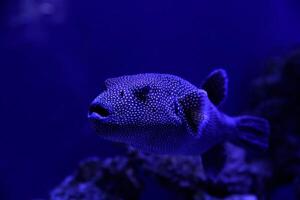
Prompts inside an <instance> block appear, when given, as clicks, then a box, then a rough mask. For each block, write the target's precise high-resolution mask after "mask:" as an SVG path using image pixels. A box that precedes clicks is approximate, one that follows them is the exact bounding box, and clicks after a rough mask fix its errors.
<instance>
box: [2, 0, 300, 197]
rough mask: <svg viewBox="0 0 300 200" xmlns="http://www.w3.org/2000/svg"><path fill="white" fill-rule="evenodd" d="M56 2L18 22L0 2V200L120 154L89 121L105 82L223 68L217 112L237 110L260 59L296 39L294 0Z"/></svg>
mask: <svg viewBox="0 0 300 200" xmlns="http://www.w3.org/2000/svg"><path fill="white" fill-rule="evenodd" d="M28 2H29V3H30V2H31V3H32V4H33V3H34V2H36V1H28ZM45 2H46V3H47V2H50V4H51V3H52V4H53V5H54V6H56V5H57V4H58V5H61V3H58V1H50V0H49V1H46V0H45ZM62 2H63V8H62V9H57V10H58V11H57V12H56V13H55V12H54V13H53V14H50V15H47V14H46V15H43V16H42V17H39V16H34V15H33V14H32V13H31V14H28V13H27V15H26V16H28V15H29V16H31V17H32V18H29V19H28V18H26V17H25V18H26V19H27V21H26V20H25V22H23V23H22V22H20V21H22V19H23V18H24V16H22V15H21V16H20V12H21V10H22V9H24V5H23V4H21V2H20V1H1V4H0V7H1V8H0V11H1V14H0V17H1V19H0V23H1V24H0V31H1V32H0V66H1V71H0V88H1V97H0V109H1V111H0V112H1V115H0V117H1V119H0V121H1V129H0V134H1V136H0V137H1V138H0V157H1V160H0V177H1V178H0V188H1V189H0V199H31V198H37V197H46V196H47V194H48V192H49V190H50V189H51V188H53V187H54V186H55V185H57V184H58V183H59V182H60V181H61V180H62V179H63V178H64V177H65V176H66V175H67V174H69V173H71V172H72V170H73V169H74V168H75V166H76V165H77V163H78V162H79V161H80V160H81V159H83V158H85V157H87V156H90V155H97V156H102V157H106V156H111V155H115V154H119V153H121V152H122V150H123V149H122V147H121V146H119V145H116V144H112V143H110V142H106V141H103V140H101V139H100V138H98V137H97V136H96V135H95V133H94V132H93V131H92V130H91V129H90V127H89V124H88V121H87V118H86V114H87V108H88V105H89V103H90V101H91V100H92V99H93V98H94V97H95V96H96V95H97V94H98V93H99V92H100V90H101V89H102V88H103V81H104V80H105V79H106V78H109V77H113V76H119V75H124V74H135V73H143V72H163V73H170V74H177V75H179V76H181V77H184V78H185V79H187V80H189V81H191V82H192V83H194V84H198V85H200V83H201V81H202V79H203V78H204V77H205V76H206V74H208V73H209V72H210V71H211V70H212V69H214V68H215V67H218V66H222V67H223V68H225V69H226V70H227V71H228V74H229V76H230V83H229V84H230V85H229V97H228V98H227V101H226V103H225V105H224V106H223V110H225V111H226V112H228V113H230V114H238V113H239V112H240V111H241V110H242V109H243V107H244V106H245V102H246V101H247V88H248V87H249V81H250V80H252V79H253V78H254V77H255V76H256V75H257V74H259V73H260V72H261V71H262V70H263V66H264V64H263V63H264V62H265V60H266V59H268V58H269V57H270V56H272V55H276V54H279V53H281V52H283V51H285V50H286V49H289V48H293V47H294V46H295V45H297V44H298V43H299V42H300V26H299V18H300V4H299V3H298V2H297V1H295V0H273V1H271V0H269V1H258V0H257V1H238V0H228V1H222V0H218V1H216V0H214V1H199V0H197V1H196V0H187V1H177V0H173V1H171V0H151V1H150V0H149V1H121V0H113V1H98V0H90V1H78V0H74V1H66V0H65V1H62ZM55 16H59V17H58V18H59V19H58V20H56V21H55V20H53V19H56V18H55ZM22 17H23V18H22Z"/></svg>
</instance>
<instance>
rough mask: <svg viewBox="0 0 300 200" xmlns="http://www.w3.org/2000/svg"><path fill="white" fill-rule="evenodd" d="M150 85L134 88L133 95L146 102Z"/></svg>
mask: <svg viewBox="0 0 300 200" xmlns="http://www.w3.org/2000/svg"><path fill="white" fill-rule="evenodd" d="M150 89H151V88H150V86H148V85H147V86H144V87H142V88H138V89H136V90H134V96H135V97H136V98H137V99H138V100H140V101H142V102H146V100H147V98H148V94H149V92H150Z"/></svg>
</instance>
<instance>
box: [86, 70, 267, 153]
mask: <svg viewBox="0 0 300 200" xmlns="http://www.w3.org/2000/svg"><path fill="white" fill-rule="evenodd" d="M105 85H106V88H107V90H106V91H103V92H102V93H101V94H100V95H99V96H97V97H96V98H95V100H94V101H93V102H92V104H91V106H90V110H89V119H90V120H91V121H92V122H93V125H94V127H95V129H96V131H97V132H98V133H99V135H100V136H102V137H103V138H105V139H108V140H111V141H117V142H122V143H126V144H129V145H132V146H134V147H136V148H137V149H139V150H142V151H146V152H151V153H157V154H189V155H199V154H202V153H204V152H206V151H208V150H209V149H211V148H213V147H214V146H216V145H218V144H222V143H224V142H225V141H232V142H236V143H237V144H241V145H247V146H253V147H259V148H266V147H267V137H268V123H267V121H266V120H264V119H261V118H258V117H252V116H240V117H230V116H227V115H225V114H224V113H222V112H220V111H219V110H218V108H217V106H218V105H219V104H220V103H221V102H222V101H223V99H224V98H225V96H226V94H227V75H226V72H225V71H224V70H216V71H214V72H212V73H211V74H210V75H209V76H208V77H207V78H206V79H205V81H204V83H203V84H202V87H201V88H197V87H196V86H195V85H193V84H191V83H189V82H188V81H186V80H184V79H182V78H180V77H178V76H174V75H169V74H154V73H148V74H138V75H130V76H121V77H117V78H111V79H107V80H106V81H105Z"/></svg>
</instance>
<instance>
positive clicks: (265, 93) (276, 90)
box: [249, 50, 300, 199]
mask: <svg viewBox="0 0 300 200" xmlns="http://www.w3.org/2000/svg"><path fill="white" fill-rule="evenodd" d="M267 69H268V72H267V73H266V74H264V75H263V76H261V77H259V78H257V79H256V80H255V81H254V84H253V91H252V94H251V96H252V100H251V105H250V106H249V110H252V111H254V112H255V113H256V114H258V115H260V116H262V117H265V118H267V119H268V120H269V122H270V125H271V132H272V134H271V137H270V149H269V151H268V156H267V157H265V158H264V159H265V161H267V162H269V163H270V164H269V165H270V170H271V171H272V178H271V180H269V181H270V183H272V184H269V191H273V190H275V188H280V187H281V186H283V185H286V184H291V183H292V184H295V187H296V188H297V187H298V188H299V183H298V181H296V180H297V177H300V145H299V144H300V124H299V122H300V105H299V102H300V92H299V88H300V51H299V50H298V51H294V52H292V53H290V54H289V55H288V56H286V57H285V58H283V59H282V60H279V62H272V63H271V65H270V66H268V68H267ZM297 185H298V186H297ZM296 191H297V190H296ZM298 191H299V190H298ZM296 193H298V194H296V195H298V199H300V195H299V192H296Z"/></svg>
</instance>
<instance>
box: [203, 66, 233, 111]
mask: <svg viewBox="0 0 300 200" xmlns="http://www.w3.org/2000/svg"><path fill="white" fill-rule="evenodd" d="M227 85H228V78H227V73H226V71H225V70H223V69H217V70H215V71H213V72H211V73H210V74H209V75H208V76H207V78H206V79H205V81H204V82H203V84H202V87H201V88H202V89H203V90H205V91H206V92H207V94H208V98H209V100H210V101H211V102H212V103H213V104H215V105H219V104H220V103H222V101H223V100H224V99H225V97H226V95H227V88H228V86H227Z"/></svg>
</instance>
